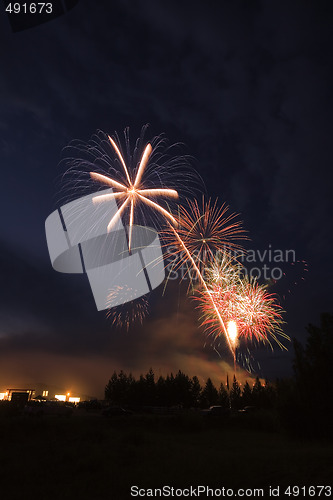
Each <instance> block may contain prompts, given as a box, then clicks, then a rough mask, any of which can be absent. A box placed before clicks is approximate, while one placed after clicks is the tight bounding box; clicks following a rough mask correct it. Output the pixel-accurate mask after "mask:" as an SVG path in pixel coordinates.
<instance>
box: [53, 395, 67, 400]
mask: <svg viewBox="0 0 333 500" xmlns="http://www.w3.org/2000/svg"><path fill="white" fill-rule="evenodd" d="M54 397H55V399H57V400H58V401H66V394H55V396H54Z"/></svg>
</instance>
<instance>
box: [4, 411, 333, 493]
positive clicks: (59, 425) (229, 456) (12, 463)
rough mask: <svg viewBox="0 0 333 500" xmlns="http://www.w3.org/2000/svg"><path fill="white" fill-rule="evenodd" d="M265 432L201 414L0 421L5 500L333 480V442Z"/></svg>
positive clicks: (247, 424)
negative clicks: (139, 489)
mask: <svg viewBox="0 0 333 500" xmlns="http://www.w3.org/2000/svg"><path fill="white" fill-rule="evenodd" d="M261 427H262V425H261V423H260V421H257V422H256V423H254V425H253V422H251V421H250V420H248V421H245V420H243V421H240V420H237V419H236V420H231V421H229V422H222V421H216V420H214V421H208V420H207V419H205V418H204V417H202V416H201V415H166V416H163V415H158V416H157V415H141V416H140V415H131V416H130V417H116V418H115V417H114V418H106V417H103V416H101V415H97V414H95V415H93V414H85V413H82V414H81V415H80V414H77V415H73V416H72V417H70V418H65V417H53V416H52V417H51V416H48V417H41V418H39V417H33V418H29V417H23V416H17V417H11V418H1V419H0V437H1V448H0V476H1V477H0V479H1V498H6V499H21V498H22V499H23V498H34V499H48V500H49V499H50V500H51V499H62V500H66V499H79V498H80V499H85V498H89V499H92V500H98V499H115V500H121V499H127V498H131V496H130V486H131V485H138V486H140V487H144V488H148V487H149V488H153V487H158V486H163V485H170V486H174V487H187V486H190V485H192V486H198V485H207V486H210V487H218V488H221V487H223V486H225V487H228V488H232V487H233V488H251V487H266V488H267V489H268V486H270V485H271V486H277V485H279V486H280V487H287V486H288V485H292V486H293V485H299V486H302V485H327V484H330V482H331V478H332V477H333V460H332V457H333V447H332V443H325V442H319V441H308V442H306V441H300V440H293V439H292V438H290V437H288V436H286V435H284V434H283V433H281V432H277V430H272V429H271V430H262V429H261ZM267 497H268V496H267ZM132 498H133V497H132ZM137 498H139V497H137ZM265 498H266V496H265ZM283 498H288V497H283Z"/></svg>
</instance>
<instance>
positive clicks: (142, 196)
mask: <svg viewBox="0 0 333 500" xmlns="http://www.w3.org/2000/svg"><path fill="white" fill-rule="evenodd" d="M108 139H109V141H110V143H111V144H112V146H113V148H114V150H115V152H116V154H117V156H118V158H119V159H120V162H121V164H122V166H123V168H124V172H125V176H126V182H127V184H122V183H120V182H118V181H116V180H114V179H112V178H110V177H108V176H105V175H102V174H98V173H96V172H90V176H91V178H92V179H93V180H96V181H98V182H101V183H103V184H107V185H109V186H112V187H113V188H115V189H119V190H120V192H119V191H117V192H115V193H112V194H108V195H96V196H95V197H94V198H93V202H94V203H100V202H104V201H108V200H111V199H112V198H121V197H125V200H124V201H123V203H122V204H121V206H120V207H119V208H118V211H117V212H116V214H115V215H114V216H113V217H112V219H111V220H110V222H109V224H108V226H107V231H108V232H110V231H111V230H112V228H113V227H114V225H115V224H116V222H117V221H118V220H119V219H120V217H121V216H122V214H123V212H124V211H125V209H126V208H127V206H128V205H130V219H129V235H128V248H129V251H131V244H132V229H133V222H134V209H135V204H136V203H137V202H138V201H141V202H143V203H145V204H146V205H148V206H150V207H152V208H154V209H155V210H156V211H157V212H159V213H161V214H163V215H164V216H165V217H167V218H168V219H169V220H171V221H172V222H173V223H174V224H176V223H177V221H176V219H175V218H174V217H173V216H172V215H171V214H170V212H168V211H167V210H165V209H164V208H163V207H162V206H161V205H159V204H158V203H156V202H154V201H152V200H150V199H149V197H157V196H165V197H169V198H170V197H171V198H177V197H178V192H177V191H176V190H175V189H167V188H156V189H141V188H140V185H141V179H142V176H143V174H144V171H145V168H146V166H147V164H148V160H149V157H150V155H151V153H152V151H153V148H152V146H151V144H150V143H148V144H147V145H146V147H145V149H144V152H143V154H142V157H141V160H140V164H139V167H138V170H137V173H136V176H135V178H134V180H133V181H132V180H131V176H130V173H129V169H128V168H127V166H126V163H125V160H124V158H123V155H122V154H121V152H120V150H119V148H118V146H117V144H116V143H115V141H114V140H113V139H112V138H111V137H110V136H108Z"/></svg>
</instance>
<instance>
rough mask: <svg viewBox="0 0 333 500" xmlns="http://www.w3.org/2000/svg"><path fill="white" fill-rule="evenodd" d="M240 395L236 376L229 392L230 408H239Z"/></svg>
mask: <svg viewBox="0 0 333 500" xmlns="http://www.w3.org/2000/svg"><path fill="white" fill-rule="evenodd" d="M241 394H242V391H241V388H240V386H239V383H238V382H237V379H236V375H234V379H233V383H232V388H231V391H230V402H231V408H233V409H236V410H238V409H239V408H240V407H241V403H242V400H241Z"/></svg>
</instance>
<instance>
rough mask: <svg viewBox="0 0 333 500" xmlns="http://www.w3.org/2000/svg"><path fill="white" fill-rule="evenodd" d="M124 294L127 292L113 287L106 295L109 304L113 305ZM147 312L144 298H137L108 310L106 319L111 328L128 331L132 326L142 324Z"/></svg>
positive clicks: (147, 308) (147, 304)
mask: <svg viewBox="0 0 333 500" xmlns="http://www.w3.org/2000/svg"><path fill="white" fill-rule="evenodd" d="M124 292H127V290H124V287H115V288H113V289H112V290H110V292H109V295H108V302H109V304H111V303H113V302H114V301H115V299H118V298H119V296H120V297H122V296H123V295H124ZM148 311H149V303H148V300H147V299H146V297H139V298H138V299H136V300H132V301H130V302H126V303H124V304H121V305H119V306H116V307H112V308H110V309H108V312H107V314H106V317H107V319H108V320H109V321H110V322H111V324H112V326H114V327H116V328H119V329H122V328H125V329H126V330H127V331H128V330H129V328H130V326H132V325H133V324H135V323H137V324H142V323H143V321H144V318H145V317H146V316H147V314H148Z"/></svg>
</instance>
